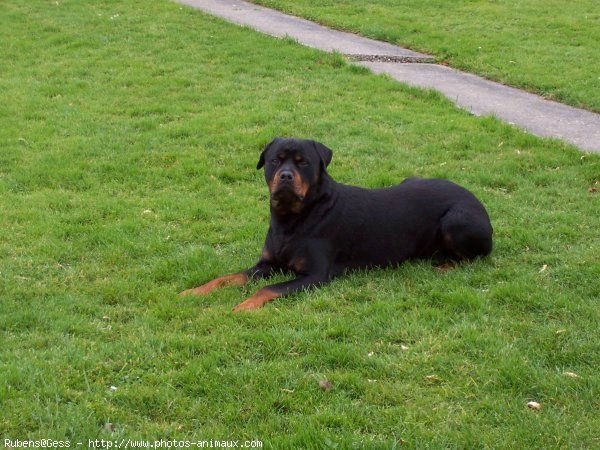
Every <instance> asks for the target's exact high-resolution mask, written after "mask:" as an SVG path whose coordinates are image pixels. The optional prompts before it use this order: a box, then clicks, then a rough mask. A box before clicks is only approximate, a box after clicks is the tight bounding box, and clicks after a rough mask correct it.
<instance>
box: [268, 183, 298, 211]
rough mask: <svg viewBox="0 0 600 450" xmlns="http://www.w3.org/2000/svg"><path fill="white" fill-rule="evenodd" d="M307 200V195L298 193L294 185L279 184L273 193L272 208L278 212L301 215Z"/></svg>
mask: <svg viewBox="0 0 600 450" xmlns="http://www.w3.org/2000/svg"><path fill="white" fill-rule="evenodd" d="M305 198H306V194H305V193H300V192H297V189H295V186H294V184H293V183H278V185H277V187H276V189H275V190H273V191H272V192H271V206H272V207H273V208H274V209H276V210H280V211H288V212H292V213H299V212H300V210H301V209H302V206H303V202H304V199H305Z"/></svg>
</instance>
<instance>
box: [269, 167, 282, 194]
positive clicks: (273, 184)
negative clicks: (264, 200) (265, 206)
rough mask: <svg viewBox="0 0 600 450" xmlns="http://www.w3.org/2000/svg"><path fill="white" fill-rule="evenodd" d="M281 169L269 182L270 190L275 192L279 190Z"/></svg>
mask: <svg viewBox="0 0 600 450" xmlns="http://www.w3.org/2000/svg"><path fill="white" fill-rule="evenodd" d="M280 170H281V169H279V170H277V172H275V174H274V175H273V178H271V179H270V180H269V181H268V182H267V184H268V185H269V192H270V193H273V192H275V191H276V190H277V185H278V183H279V172H280Z"/></svg>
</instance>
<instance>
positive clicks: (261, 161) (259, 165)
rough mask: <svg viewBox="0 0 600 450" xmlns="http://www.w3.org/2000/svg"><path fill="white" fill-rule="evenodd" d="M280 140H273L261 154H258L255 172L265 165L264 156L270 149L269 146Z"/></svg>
mask: <svg viewBox="0 0 600 450" xmlns="http://www.w3.org/2000/svg"><path fill="white" fill-rule="evenodd" d="M280 139H281V138H275V139H273V140H272V141H271V142H269V143H268V144H267V145H266V147H265V149H264V150H263V151H262V153H261V154H260V157H259V158H258V164H257V165H256V170H259V169H260V168H262V167H263V166H264V165H265V154H266V153H267V151H268V150H269V149H270V148H271V145H273V144H275V143H276V142H277V141H279V140H280Z"/></svg>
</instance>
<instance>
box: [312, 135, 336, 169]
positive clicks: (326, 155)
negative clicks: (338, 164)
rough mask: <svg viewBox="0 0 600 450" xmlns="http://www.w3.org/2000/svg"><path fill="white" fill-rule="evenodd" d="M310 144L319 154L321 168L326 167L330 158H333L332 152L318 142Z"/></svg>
mask: <svg viewBox="0 0 600 450" xmlns="http://www.w3.org/2000/svg"><path fill="white" fill-rule="evenodd" d="M312 143H313V145H314V146H315V150H316V151H317V153H318V154H319V157H320V158H321V164H323V168H325V167H327V166H328V165H329V163H330V162H331V158H332V157H333V151H331V149H330V148H328V147H326V146H324V145H323V144H321V143H320V142H317V141H312Z"/></svg>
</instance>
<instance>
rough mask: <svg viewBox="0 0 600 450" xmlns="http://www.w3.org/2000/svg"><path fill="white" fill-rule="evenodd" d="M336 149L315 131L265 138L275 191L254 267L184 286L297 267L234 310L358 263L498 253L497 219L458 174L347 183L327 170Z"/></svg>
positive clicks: (238, 280)
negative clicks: (373, 185)
mask: <svg viewBox="0 0 600 450" xmlns="http://www.w3.org/2000/svg"><path fill="white" fill-rule="evenodd" d="M331 156H332V152H331V150H330V149H328V148H327V147H325V146H324V145H323V144H320V143H318V142H315V141H310V140H301V139H281V138H277V139H275V140H273V141H272V142H271V143H270V144H269V145H267V147H266V148H265V149H264V151H263V152H262V154H261V155H260V159H259V160H258V165H257V166H256V167H257V169H260V168H261V167H263V166H264V168H265V179H266V181H267V184H268V185H269V191H270V194H271V223H270V227H269V232H268V233H267V238H266V242H265V246H264V249H263V252H262V256H261V258H260V259H259V261H258V263H256V265H255V266H254V267H251V268H250V269H248V270H245V271H243V272H240V273H237V274H234V275H228V276H224V277H220V278H217V279H215V280H212V281H210V282H208V283H206V284H204V285H202V286H200V287H197V288H195V289H189V290H187V291H184V292H182V293H181V294H182V295H187V294H193V295H204V294H208V293H210V292H212V291H213V290H214V289H216V288H219V287H222V286H227V285H236V286H242V285H244V284H245V283H247V282H248V280H249V279H251V278H265V277H268V276H269V275H271V274H272V273H273V272H275V271H281V270H283V271H292V272H293V273H294V274H295V275H296V278H295V279H294V280H291V281H287V282H284V283H278V284H274V285H272V286H267V287H265V288H263V289H261V290H259V291H258V292H257V293H256V294H254V295H253V296H252V297H250V298H248V299H247V300H246V301H244V302H243V303H240V304H239V305H237V306H236V307H235V308H234V311H240V310H245V309H255V308H260V307H262V306H263V305H264V304H265V303H267V302H269V301H271V300H273V299H275V298H277V297H282V296H285V295H288V294H291V293H293V292H297V291H299V290H301V289H304V288H309V287H314V286H319V285H322V284H324V283H327V282H329V281H330V280H331V279H332V278H334V277H337V276H339V275H342V274H343V273H344V272H345V271H347V270H351V269H360V268H369V267H384V266H389V265H395V264H399V263H401V262H403V261H405V260H407V259H409V258H430V257H432V256H436V257H437V256H440V257H443V258H446V259H449V260H454V261H460V260H465V259H466V260H469V259H473V258H476V257H478V256H485V255H488V254H489V253H490V252H491V250H492V226H491V224H490V219H489V217H488V215H487V212H486V210H485V208H484V207H483V205H482V204H481V203H480V202H479V200H477V198H475V196H474V195H473V194H472V193H471V192H469V191H467V190H466V189H464V188H462V187H460V186H458V185H456V184H454V183H451V182H450V181H445V180H437V179H420V178H408V179H406V180H404V181H403V182H402V183H401V184H399V185H398V186H394V187H390V188H385V189H362V188H359V187H354V186H346V185H343V184H339V183H336V182H335V181H334V180H333V179H332V178H331V177H330V176H329V174H328V173H327V170H326V167H327V165H328V164H329V162H330V161H331Z"/></svg>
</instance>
